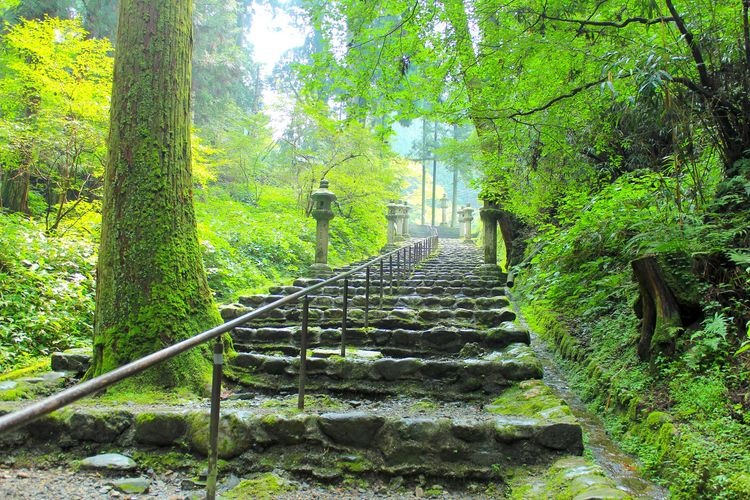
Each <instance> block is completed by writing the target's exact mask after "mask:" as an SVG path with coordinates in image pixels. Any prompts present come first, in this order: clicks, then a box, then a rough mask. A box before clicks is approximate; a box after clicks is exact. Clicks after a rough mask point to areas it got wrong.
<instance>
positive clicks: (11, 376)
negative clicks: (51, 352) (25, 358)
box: [0, 357, 49, 382]
mask: <svg viewBox="0 0 750 500" xmlns="http://www.w3.org/2000/svg"><path fill="white" fill-rule="evenodd" d="M48 370H49V358H47V357H45V358H41V359H36V360H34V361H32V362H30V363H29V364H28V365H26V366H25V367H23V368H18V369H17V370H13V371H9V372H7V373H3V374H0V382H2V381H5V380H15V379H18V378H21V377H29V376H31V375H36V374H38V373H42V372H46V371H48Z"/></svg>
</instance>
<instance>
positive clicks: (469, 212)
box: [464, 203, 474, 243]
mask: <svg viewBox="0 0 750 500" xmlns="http://www.w3.org/2000/svg"><path fill="white" fill-rule="evenodd" d="M473 219H474V209H473V208H471V205H469V204H468V203H467V204H466V208H464V220H465V221H466V233H465V237H464V239H465V241H466V242H468V243H471V242H472V239H471V221H472V220H473Z"/></svg>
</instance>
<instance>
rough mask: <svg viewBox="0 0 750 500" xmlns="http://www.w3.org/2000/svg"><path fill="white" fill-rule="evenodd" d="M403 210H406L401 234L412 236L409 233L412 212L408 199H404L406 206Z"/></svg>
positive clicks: (405, 236) (407, 236)
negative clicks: (410, 213)
mask: <svg viewBox="0 0 750 500" xmlns="http://www.w3.org/2000/svg"><path fill="white" fill-rule="evenodd" d="M402 210H403V211H404V220H403V226H402V229H401V235H402V236H403V237H404V238H411V235H410V234H409V212H411V207H410V206H409V204H408V203H407V202H406V201H404V207H403V208H402Z"/></svg>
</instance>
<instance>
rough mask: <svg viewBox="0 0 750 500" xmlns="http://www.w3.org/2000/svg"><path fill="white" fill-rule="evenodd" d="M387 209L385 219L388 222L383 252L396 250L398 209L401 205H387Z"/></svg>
mask: <svg viewBox="0 0 750 500" xmlns="http://www.w3.org/2000/svg"><path fill="white" fill-rule="evenodd" d="M386 206H387V208H388V213H387V214H386V216H385V218H386V220H388V231H387V235H388V243H387V244H386V245H385V248H384V249H383V250H386V251H387V250H393V249H394V248H396V237H397V234H398V232H397V226H398V222H399V207H400V206H401V205H397V204H395V203H389V204H388V205H386Z"/></svg>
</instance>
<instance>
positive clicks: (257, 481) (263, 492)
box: [222, 472, 296, 500]
mask: <svg viewBox="0 0 750 500" xmlns="http://www.w3.org/2000/svg"><path fill="white" fill-rule="evenodd" d="M294 490H296V487H295V486H294V485H292V484H291V483H290V482H289V481H287V480H286V479H284V478H282V477H280V476H277V475H276V474H273V473H272V472H268V473H265V474H259V475H257V476H255V477H253V478H251V479H245V480H244V481H242V482H240V484H238V485H237V486H235V487H234V488H232V489H231V490H229V491H227V492H226V493H224V494H223V495H222V496H223V497H224V498H227V499H233V498H237V499H244V498H255V499H258V500H270V499H273V498H276V497H277V496H278V495H279V494H281V493H286V492H290V491H294Z"/></svg>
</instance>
